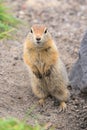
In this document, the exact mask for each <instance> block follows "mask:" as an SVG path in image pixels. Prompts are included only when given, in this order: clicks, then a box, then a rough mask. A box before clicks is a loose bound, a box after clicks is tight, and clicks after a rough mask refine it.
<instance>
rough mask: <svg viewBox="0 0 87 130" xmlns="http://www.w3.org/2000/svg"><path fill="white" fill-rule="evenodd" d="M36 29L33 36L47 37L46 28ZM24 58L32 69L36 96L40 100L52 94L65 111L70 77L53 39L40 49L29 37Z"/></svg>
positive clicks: (32, 82)
mask: <svg viewBox="0 0 87 130" xmlns="http://www.w3.org/2000/svg"><path fill="white" fill-rule="evenodd" d="M32 28H33V27H32ZM34 28H35V29H34ZM34 28H33V29H34V31H35V32H34V34H32V35H36V33H38V34H39V37H40V35H41V36H42V35H45V34H43V30H44V28H45V26H41V27H39V29H38V27H36V26H35V27H34ZM40 29H41V30H40ZM23 58H24V62H25V63H26V64H27V66H28V67H29V68H30V72H31V86H32V90H33V92H34V94H35V95H36V96H37V97H38V98H40V99H44V98H46V97H47V96H48V95H49V94H51V95H52V96H54V97H56V98H57V99H58V100H59V101H60V103H61V105H63V106H62V109H63V108H64V107H65V106H64V105H65V104H64V102H66V101H67V99H68V98H69V91H68V89H67V85H68V76H67V72H66V69H65V66H64V64H63V63H62V61H61V59H60V56H59V53H58V50H57V47H56V45H55V43H54V41H53V39H52V38H51V37H49V38H48V40H47V41H46V42H45V43H44V44H43V46H42V47H38V46H35V45H34V43H32V42H31V40H30V39H29V37H27V38H26V41H25V43H24V55H23Z"/></svg>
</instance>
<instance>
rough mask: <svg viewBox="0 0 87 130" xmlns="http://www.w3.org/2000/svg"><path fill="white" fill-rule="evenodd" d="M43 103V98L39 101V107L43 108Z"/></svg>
mask: <svg viewBox="0 0 87 130" xmlns="http://www.w3.org/2000/svg"><path fill="white" fill-rule="evenodd" d="M44 102H45V99H43V98H42V99H40V100H39V105H41V106H43V105H44Z"/></svg>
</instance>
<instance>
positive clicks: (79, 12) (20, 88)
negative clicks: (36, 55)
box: [0, 0, 87, 130]
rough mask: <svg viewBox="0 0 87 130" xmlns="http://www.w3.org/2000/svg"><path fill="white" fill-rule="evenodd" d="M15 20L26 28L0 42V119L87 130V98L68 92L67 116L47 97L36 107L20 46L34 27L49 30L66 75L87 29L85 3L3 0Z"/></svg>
mask: <svg viewBox="0 0 87 130" xmlns="http://www.w3.org/2000/svg"><path fill="white" fill-rule="evenodd" d="M6 2H7V4H8V6H9V7H10V8H11V11H12V12H13V13H14V15H15V16H17V17H19V18H21V19H22V20H24V21H25V22H26V21H27V23H26V24H27V25H23V26H22V27H20V28H19V31H18V33H17V35H16V37H17V39H18V40H4V41H0V117H8V116H10V117H17V118H19V119H24V118H25V117H27V116H28V114H27V113H29V112H30V110H32V112H31V113H30V114H29V116H28V117H27V122H28V123H30V124H34V122H35V120H37V121H38V122H39V123H47V122H51V123H52V125H53V126H54V127H55V129H56V130H87V96H84V95H82V94H80V95H79V94H77V93H78V92H76V91H74V90H70V92H71V97H70V100H69V101H68V103H67V110H66V112H59V107H58V102H57V101H56V100H55V99H54V98H51V97H48V99H47V100H46V104H45V105H44V106H43V107H41V106H38V105H36V104H37V102H38V99H37V98H36V97H35V96H34V95H33V93H32V91H31V86H30V80H29V74H28V70H27V68H26V66H25V65H24V62H23V58H22V55H23V42H24V39H25V36H26V34H27V32H28V31H29V28H30V26H31V25H32V24H33V23H44V24H46V25H47V26H48V28H49V31H50V32H51V34H52V36H53V37H54V40H55V41H56V44H57V47H58V49H59V51H60V54H61V58H62V59H63V61H64V63H65V65H66V67H67V69H68V73H69V72H70V69H71V66H72V64H73V63H74V62H75V60H76V59H77V57H78V49H79V45H80V42H81V39H82V36H83V33H84V32H85V30H86V29H87V0H84V1H82V0H50V1H49V0H28V1H24V0H15V1H13V0H6Z"/></svg>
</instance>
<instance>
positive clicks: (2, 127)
mask: <svg viewBox="0 0 87 130" xmlns="http://www.w3.org/2000/svg"><path fill="white" fill-rule="evenodd" d="M0 130H45V129H44V128H43V127H41V126H40V125H38V124H36V125H35V126H31V125H27V124H26V123H24V122H22V121H19V120H17V119H13V118H10V119H0Z"/></svg>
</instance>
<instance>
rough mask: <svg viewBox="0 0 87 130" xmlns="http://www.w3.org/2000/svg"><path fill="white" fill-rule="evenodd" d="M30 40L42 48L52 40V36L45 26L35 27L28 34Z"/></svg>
mask: <svg viewBox="0 0 87 130" xmlns="http://www.w3.org/2000/svg"><path fill="white" fill-rule="evenodd" d="M28 38H29V40H30V42H31V43H33V44H35V45H36V46H38V47H41V46H43V45H44V44H45V43H46V42H47V41H48V40H49V39H50V38H51V36H50V33H49V32H48V29H47V27H46V26H45V25H33V26H32V27H31V29H30V31H29V33H28Z"/></svg>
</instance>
